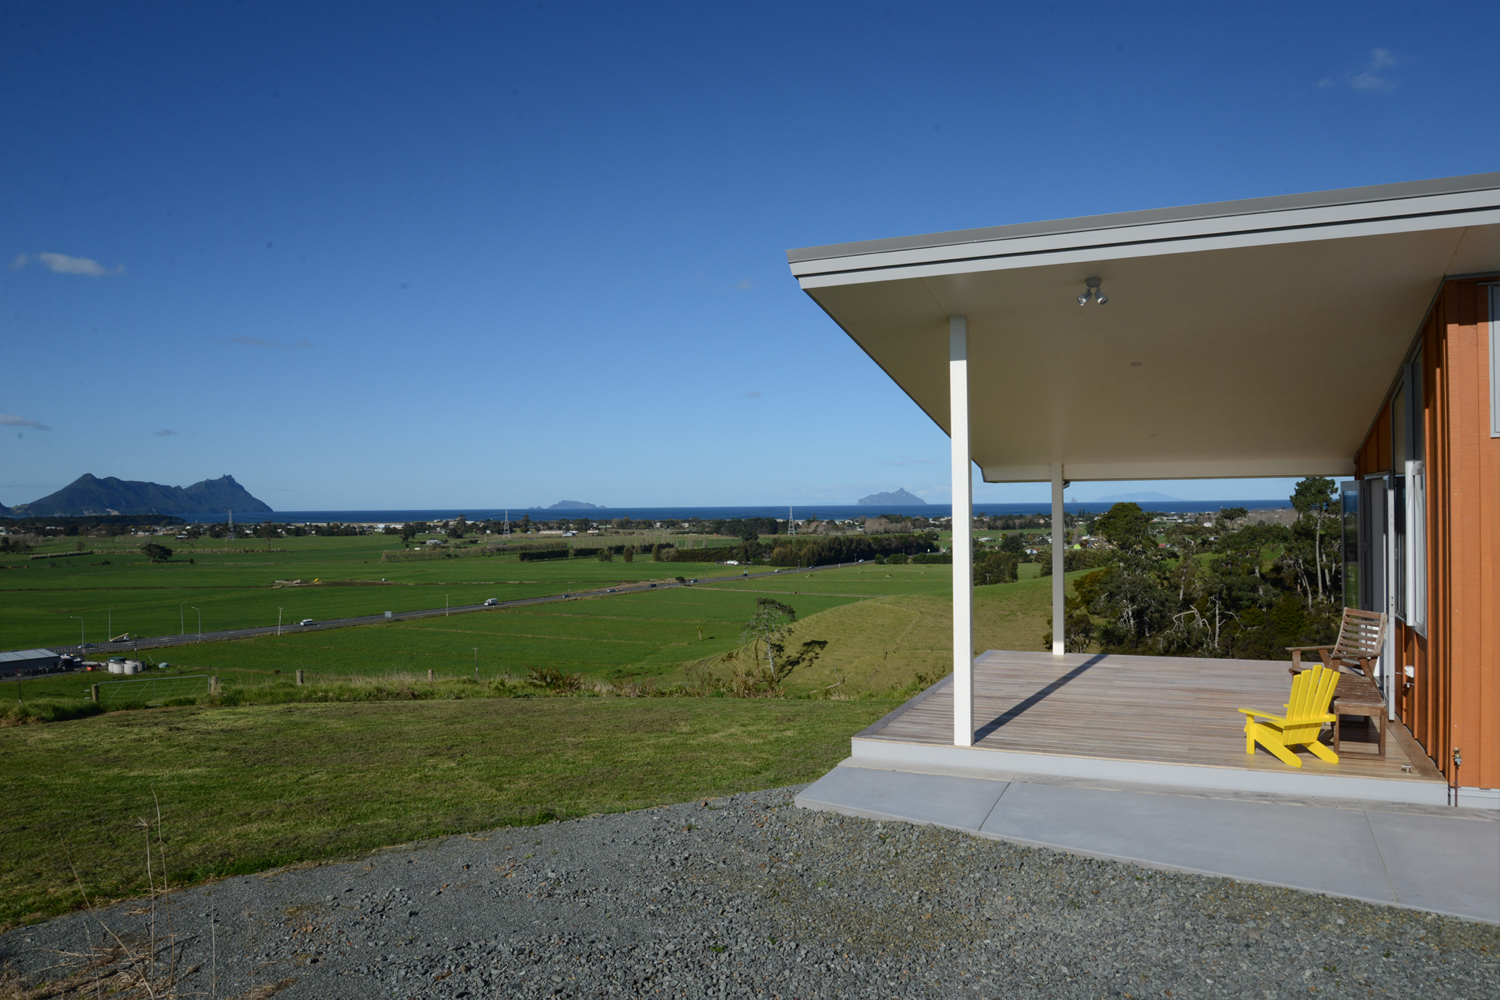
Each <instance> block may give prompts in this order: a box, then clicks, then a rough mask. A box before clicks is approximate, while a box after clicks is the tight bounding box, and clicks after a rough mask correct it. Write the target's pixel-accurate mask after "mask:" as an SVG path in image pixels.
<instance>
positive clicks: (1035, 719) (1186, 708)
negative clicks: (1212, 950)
mask: <svg viewBox="0 0 1500 1000" xmlns="http://www.w3.org/2000/svg"><path fill="white" fill-rule="evenodd" d="M1286 668H1287V664H1286V663H1280V662H1266V661H1249V660H1223V659H1194V658H1175V657H1173V658H1167V657H1146V656H1103V655H1083V654H1068V655H1065V656H1056V655H1053V654H1051V653H1046V652H1038V653H1030V652H1005V651H990V652H988V653H986V654H985V655H983V656H981V657H979V658H978V659H977V660H976V661H975V665H974V701H975V708H976V711H975V716H976V722H978V724H979V726H978V729H977V731H976V733H975V739H974V744H973V745H972V746H969V747H959V746H954V745H953V743H952V718H953V695H952V678H951V677H950V678H947V679H944V680H943V681H940V682H938V683H937V684H935V685H933V686H932V687H930V688H928V689H927V690H926V691H924V692H922V693H921V694H919V695H918V696H916V697H915V698H913V699H911V700H910V701H908V702H907V703H906V704H904V705H902V706H901V707H900V708H898V709H897V710H896V711H894V712H892V713H890V714H889V715H887V716H886V717H885V718H883V719H881V720H880V721H878V722H876V723H875V724H874V725H872V726H870V727H869V728H868V729H866V730H864V731H863V732H861V733H859V734H858V735H856V736H855V737H854V738H853V740H852V741H851V748H852V755H851V756H850V758H849V759H848V760H846V761H844V762H843V763H842V764H841V765H840V766H839V767H837V768H835V769H834V770H833V771H831V772H829V773H828V774H827V775H825V776H824V777H823V778H821V779H820V780H818V781H817V782H815V783H814V784H813V785H811V786H810V787H809V788H807V789H806V790H804V791H803V792H802V793H801V795H799V796H798V798H797V803H798V805H800V806H803V807H805V808H809V809H821V810H829V811H833V812H838V813H843V814H846V815H851V816H864V817H867V818H873V819H885V820H904V821H907V822H912V823H920V824H932V825H935V826H941V827H947V828H951V829H955V830H964V831H967V832H969V833H973V834H976V835H978V836H982V837H993V838H997V839H1001V840H1007V841H1012V842H1015V843H1022V844H1030V845H1036V846H1044V847H1050V848H1055V849H1059V850H1064V851H1070V852H1075V853H1080V854H1085V855H1090V856H1098V857H1105V858H1113V859H1117V860H1121V861H1128V862H1133V863H1137V864H1142V865H1147V866H1151V867H1158V868H1169V869H1176V870H1182V871H1193V872H1201V873H1205V874H1214V875H1223V876H1228V877H1230V878H1235V879H1241V880H1245V881H1251V882H1262V883H1267V884H1271V885H1280V886H1287V887H1291V888H1296V889H1304V890H1308V891H1311V892H1320V893H1327V894H1330V895H1335V896H1345V897H1349V898H1352V899H1360V900H1365V901H1368V902H1374V903H1384V904H1390V905H1395V906H1405V907H1412V908H1416V909H1422V910H1430V911H1432V912H1436V913H1443V914H1448V915H1451V916H1457V917H1464V918H1467V919H1472V920H1482V921H1488V922H1493V923H1500V811H1496V810H1494V809H1483V808H1480V809H1472V808H1468V809H1460V808H1454V807H1452V806H1449V805H1448V804H1447V802H1448V794H1449V788H1448V786H1447V785H1446V783H1445V782H1444V781H1443V778H1442V775H1441V774H1440V773H1439V772H1438V771H1437V769H1436V768H1435V767H1434V766H1433V764H1432V762H1431V761H1430V760H1429V759H1428V758H1427V757H1426V756H1425V755H1424V754H1423V753H1422V752H1421V749H1420V748H1419V747H1417V746H1416V744H1415V743H1414V742H1413V741H1412V739H1411V736H1410V734H1409V733H1407V732H1406V729H1405V727H1403V726H1402V725H1401V724H1400V723H1395V724H1392V725H1391V726H1390V729H1389V736H1388V743H1387V752H1386V756H1385V757H1384V758H1383V759H1382V758H1380V757H1377V756H1376V755H1375V754H1374V752H1373V751H1374V749H1375V748H1374V745H1373V744H1364V745H1361V744H1360V743H1357V742H1348V741H1346V742H1345V743H1344V746H1343V749H1342V751H1341V754H1340V760H1339V763H1338V764H1336V765H1331V764H1325V763H1323V762H1322V761H1319V760H1318V759H1316V758H1315V757H1312V756H1311V755H1309V754H1305V753H1304V754H1301V755H1300V757H1301V759H1302V761H1303V766H1302V767H1301V768H1291V767H1288V766H1286V765H1285V764H1283V763H1281V762H1280V761H1278V760H1276V758H1274V757H1272V756H1271V755H1269V754H1267V753H1265V752H1263V751H1257V753H1255V754H1247V753H1245V740H1244V734H1243V732H1242V726H1243V716H1241V715H1240V714H1239V713H1238V712H1236V711H1235V709H1236V708H1237V707H1240V706H1245V707H1252V708H1266V709H1272V710H1274V709H1276V708H1277V707H1278V705H1279V704H1280V703H1281V702H1282V701H1283V700H1285V698H1286V695H1287V691H1288V690H1289V688H1290V683H1291V678H1290V677H1289V676H1288V674H1287V669H1286ZM1346 735H1347V734H1346Z"/></svg>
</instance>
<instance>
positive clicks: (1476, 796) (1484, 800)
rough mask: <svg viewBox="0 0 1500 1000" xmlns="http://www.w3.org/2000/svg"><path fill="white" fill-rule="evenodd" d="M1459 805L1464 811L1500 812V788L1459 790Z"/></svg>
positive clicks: (1457, 790)
mask: <svg viewBox="0 0 1500 1000" xmlns="http://www.w3.org/2000/svg"><path fill="white" fill-rule="evenodd" d="M1455 791H1456V792H1457V794H1458V805H1459V807H1460V808H1462V809H1494V810H1500V788H1462V787H1461V788H1458V789H1456V790H1455Z"/></svg>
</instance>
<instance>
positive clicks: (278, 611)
mask: <svg viewBox="0 0 1500 1000" xmlns="http://www.w3.org/2000/svg"><path fill="white" fill-rule="evenodd" d="M283 610H284V609H282V608H277V609H276V634H277V635H280V634H281V612H282V611H283Z"/></svg>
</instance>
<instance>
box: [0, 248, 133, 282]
mask: <svg viewBox="0 0 1500 1000" xmlns="http://www.w3.org/2000/svg"><path fill="white" fill-rule="evenodd" d="M22 256H23V257H24V256H25V254H22ZM36 259H37V260H38V261H40V262H41V264H42V265H43V266H44V267H46V268H47V270H49V271H51V272H52V273H53V274H81V275H84V276H85V277H89V278H107V277H109V276H110V275H113V274H124V273H125V265H124V264H116V265H115V266H114V268H113V269H112V270H111V269H110V268H107V267H105V266H104V265H103V264H101V263H99V262H98V261H97V260H91V259H90V258H88V257H69V256H68V255H67V254H65V253H45V252H44V253H39V254H37V255H36ZM17 260H20V258H19V257H18V258H17ZM22 263H25V262H24V261H22ZM11 266H12V267H15V266H17V265H16V263H15V261H12V262H11Z"/></svg>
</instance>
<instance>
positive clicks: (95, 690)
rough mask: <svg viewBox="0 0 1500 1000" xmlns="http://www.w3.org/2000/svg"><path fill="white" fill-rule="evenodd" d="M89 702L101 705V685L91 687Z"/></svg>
mask: <svg viewBox="0 0 1500 1000" xmlns="http://www.w3.org/2000/svg"><path fill="white" fill-rule="evenodd" d="M89 701H91V702H93V703H94V704H95V705H97V704H99V685H97V684H91V685H89Z"/></svg>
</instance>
